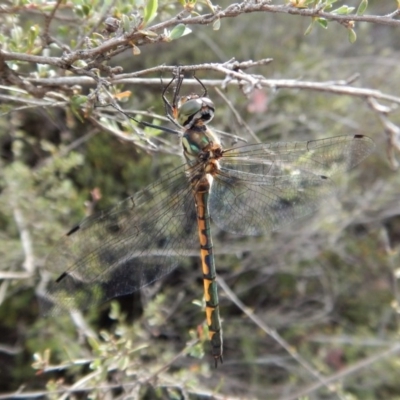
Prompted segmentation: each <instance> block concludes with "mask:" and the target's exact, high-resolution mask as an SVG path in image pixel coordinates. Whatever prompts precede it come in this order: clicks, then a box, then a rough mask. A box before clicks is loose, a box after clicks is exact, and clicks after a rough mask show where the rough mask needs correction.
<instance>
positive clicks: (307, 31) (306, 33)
mask: <svg viewBox="0 0 400 400" xmlns="http://www.w3.org/2000/svg"><path fill="white" fill-rule="evenodd" d="M314 23H315V19H314V18H313V19H312V21H311V24H310V25H308V28H307V29H306V31H305V32H304V36H307V35H309V34H310V33H311V32H312V30H313V29H314Z"/></svg>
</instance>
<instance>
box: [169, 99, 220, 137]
mask: <svg viewBox="0 0 400 400" xmlns="http://www.w3.org/2000/svg"><path fill="white" fill-rule="evenodd" d="M214 111H215V107H214V103H213V102H212V101H211V100H210V99H209V98H208V97H199V96H197V95H191V96H185V97H182V98H181V99H180V101H179V107H178V115H177V120H178V123H179V124H180V125H181V126H183V127H184V128H186V129H191V128H192V127H193V126H195V125H197V126H199V125H206V124H208V123H209V122H210V121H211V120H212V119H213V118H214Z"/></svg>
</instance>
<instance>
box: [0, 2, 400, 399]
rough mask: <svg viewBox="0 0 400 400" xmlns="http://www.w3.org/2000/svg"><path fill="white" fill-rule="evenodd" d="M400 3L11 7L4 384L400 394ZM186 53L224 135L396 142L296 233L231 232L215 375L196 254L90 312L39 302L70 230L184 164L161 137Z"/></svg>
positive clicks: (141, 394) (4, 165) (2, 276)
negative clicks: (57, 248)
mask: <svg viewBox="0 0 400 400" xmlns="http://www.w3.org/2000/svg"><path fill="white" fill-rule="evenodd" d="M272 3H273V4H272ZM399 10H400V8H399V4H398V2H396V1H394V0H393V1H387V2H382V1H380V0H375V1H373V0H370V1H367V0H348V1H339V0H287V1H284V0H282V1H275V2H269V1H243V2H239V3H232V2H227V1H222V0H221V1H218V2H217V1H215V2H213V3H211V2H210V1H209V0H204V1H200V0H198V1H196V0H182V1H179V2H170V1H164V0H160V1H154V0H148V1H145V0H136V1H131V2H123V1H120V0H113V1H99V0H97V1H87V0H63V1H61V0H59V1H56V2H48V1H39V0H37V1H36V0H35V1H27V0H15V1H12V0H9V1H7V2H5V3H4V4H3V5H1V6H0V21H1V25H0V43H1V49H0V78H1V86H0V101H1V102H0V113H1V115H0V146H1V147H0V148H1V153H0V154H1V159H0V226H1V230H0V255H1V260H2V261H1V265H0V321H1V322H0V366H1V367H0V372H1V376H2V379H1V384H0V391H1V392H4V393H7V394H8V397H10V398H12V397H13V396H14V397H17V394H15V395H14V394H13V393H16V392H17V390H19V388H21V387H23V391H26V392H29V393H31V394H32V393H33V394H32V396H42V397H48V398H67V397H69V398H78V397H84V398H89V397H90V398H103V397H104V396H106V395H107V396H108V397H110V398H120V397H121V398H125V397H129V396H131V397H132V398H143V399H146V398H150V399H158V398H159V399H165V398H168V399H170V398H171V399H172V398H185V396H186V398H200V397H202V398H205V397H209V398H216V399H218V398H260V399H261V398H262V399H266V398H271V399H274V398H287V399H289V398H309V399H313V398H318V399H319V398H359V399H376V398H396V397H399V396H400V386H399V383H398V378H397V376H398V363H397V359H396V353H397V352H398V350H399V346H398V344H397V341H398V332H399V319H398V315H399V303H400V299H399V295H398V277H399V276H400V275H399V270H398V265H399V232H400V230H399V229H400V228H399V218H398V215H399V214H400V212H399V205H398V203H399V202H398V198H399V194H400V193H399V190H398V188H399V184H400V182H399V177H398V172H394V171H392V170H394V169H395V168H396V167H397V166H398V164H397V153H398V151H399V149H400V128H399V124H400V114H399V111H398V104H400V98H399V97H398V89H399V83H398V82H400V67H399V63H398V56H399V45H398V40H397V37H398V30H399V29H400V21H399V19H398V16H399ZM320 28H323V29H320ZM232 57H235V60H233V59H232ZM270 58H273V62H271V60H270ZM250 60H255V61H250ZM178 64H179V65H181V69H182V71H183V72H184V73H185V74H186V76H187V78H188V79H186V80H185V81H184V87H183V88H182V91H184V92H185V93H191V92H196V93H197V92H198V90H199V89H198V86H196V85H197V83H196V81H195V80H193V79H192V77H191V75H192V74H193V73H194V72H196V76H198V77H199V78H201V79H202V80H203V82H204V83H205V84H206V87H207V89H208V92H209V95H210V97H212V98H213V100H214V101H215V104H216V118H215V122H214V127H216V128H218V129H220V130H222V131H225V132H228V133H229V134H224V133H223V134H222V138H223V141H224V144H225V146H226V147H230V146H232V145H233V144H235V142H236V141H238V140H240V141H244V140H245V141H249V142H250V141H253V142H255V141H276V140H282V141H291V140H298V139H300V140H307V139H312V138H321V137H329V136H335V135H338V134H344V133H349V134H358V133H362V134H367V135H368V136H371V137H372V138H373V139H374V141H375V142H376V145H377V152H376V154H375V155H374V156H372V157H370V158H369V159H368V160H366V161H365V162H364V163H363V164H362V165H361V166H360V167H359V168H358V169H357V170H356V171H355V172H354V174H352V176H351V177H346V176H343V177H341V179H340V180H339V181H338V186H339V187H338V195H337V196H335V198H334V199H329V202H328V201H327V202H326V204H322V206H321V211H320V212H319V213H318V214H316V215H314V216H312V217H310V218H309V219H307V220H305V221H300V222H299V223H297V224H295V225H294V226H293V227H292V228H291V229H290V230H285V231H282V232H277V233H273V234H271V235H269V236H268V237H263V238H234V237H232V236H231V235H229V234H227V233H224V232H220V231H218V230H217V229H214V231H213V233H214V237H215V241H214V242H215V248H216V252H217V254H218V255H217V260H216V262H217V269H218V273H219V274H220V277H221V286H222V287H224V283H225V284H227V285H228V287H230V288H232V290H233V293H230V292H229V290H228V289H227V290H225V289H224V291H223V294H222V296H221V297H222V299H221V308H222V310H221V312H222V317H223V320H224V321H223V326H224V337H225V344H226V345H225V363H224V364H223V365H222V366H220V367H218V369H217V370H214V368H213V365H212V361H211V360H210V357H209V343H208V341H207V332H206V324H205V323H202V321H203V319H204V316H203V308H204V304H203V302H202V301H201V298H202V288H201V283H200V277H201V275H200V269H199V267H198V260H197V258H195V257H193V258H188V260H187V263H186V264H185V265H182V266H180V267H179V268H178V269H177V270H175V271H173V272H172V273H171V274H170V275H169V276H167V277H166V278H165V279H163V280H162V281H161V282H156V283H155V284H154V285H152V286H150V287H148V288H145V289H144V290H142V291H141V292H140V294H137V293H136V294H133V295H132V296H125V297H124V298H121V299H119V300H118V303H111V306H110V305H104V306H103V307H102V308H101V309H90V310H89V312H88V314H85V316H82V315H80V314H76V315H71V316H65V317H57V318H48V319H44V318H43V317H42V316H41V315H40V312H39V309H38V306H37V301H36V296H40V294H41V293H43V290H45V286H46V283H47V279H48V277H47V276H46V273H45V271H44V263H45V257H46V255H47V254H48V253H49V251H50V250H51V248H52V247H53V246H54V245H55V244H56V243H57V241H58V238H59V237H61V235H62V233H63V232H65V231H67V230H68V229H69V228H70V227H71V226H73V225H74V224H75V223H76V221H78V220H79V219H80V218H82V217H84V216H85V215H87V214H91V213H92V212H94V211H96V210H100V209H104V208H105V207H108V206H110V205H112V204H114V203H115V202H116V201H118V200H122V199H123V198H124V197H126V196H128V195H129V194H132V193H133V192H136V191H138V190H140V189H141V188H143V187H144V186H145V185H146V184H148V183H150V182H152V181H153V180H154V179H156V178H158V177H160V176H161V175H162V174H163V173H164V172H165V171H166V170H169V169H172V168H173V167H174V166H176V165H178V164H179V163H180V162H181V161H180V160H179V158H178V157H176V155H177V154H181V150H180V143H179V138H178V137H177V135H172V134H170V133H167V132H161V131H159V130H157V129H156V126H159V125H168V126H170V127H172V128H173V129H174V128H175V127H174V126H172V125H171V123H170V122H169V121H168V120H167V119H166V118H165V116H164V110H163V105H162V100H161V92H162V88H163V86H164V85H165V81H169V80H170V79H171V76H172V73H173V71H174V69H175V67H176V65H178ZM160 76H161V78H162V81H163V82H161V79H160ZM188 86H190V88H188ZM166 95H167V96H169V97H170V96H171V93H166ZM110 104H111V105H113V106H114V108H113V107H110ZM121 109H123V110H125V111H127V110H129V112H130V113H131V114H129V115H131V116H132V117H134V118H135V120H136V121H145V122H148V123H150V124H152V125H153V126H149V125H147V126H145V125H143V124H140V123H137V122H134V121H133V120H129V119H128V118H127V116H126V115H124V114H122V113H121V112H120V110H121ZM154 125H155V126H154ZM385 147H386V153H385V151H384V150H385ZM386 154H387V155H388V157H386ZM387 159H388V161H389V162H387ZM391 168H392V170H391ZM213 228H214V227H213ZM193 255H194V256H195V255H197V249H193ZM221 292H222V291H221ZM236 296H237V297H236ZM239 299H240V300H239ZM241 302H243V304H244V305H246V307H245V306H244V305H243V304H242V303H241ZM238 307H239V308H238ZM109 308H110V309H109ZM235 396H236V397H235ZM285 396H286V397H285Z"/></svg>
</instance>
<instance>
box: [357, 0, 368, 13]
mask: <svg viewBox="0 0 400 400" xmlns="http://www.w3.org/2000/svg"><path fill="white" fill-rule="evenodd" d="M367 7H368V0H361V3H360V5H359V6H358V8H357V15H364V13H365V10H366V9H367Z"/></svg>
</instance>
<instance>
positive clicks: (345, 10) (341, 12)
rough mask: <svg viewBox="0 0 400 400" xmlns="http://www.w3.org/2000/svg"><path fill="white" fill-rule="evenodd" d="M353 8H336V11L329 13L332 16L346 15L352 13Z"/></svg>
mask: <svg viewBox="0 0 400 400" xmlns="http://www.w3.org/2000/svg"><path fill="white" fill-rule="evenodd" d="M354 9H355V7H349V6H342V7H339V8H337V9H336V10H333V11H331V13H332V14H338V15H347V14H350V13H352V12H353V11H354Z"/></svg>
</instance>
